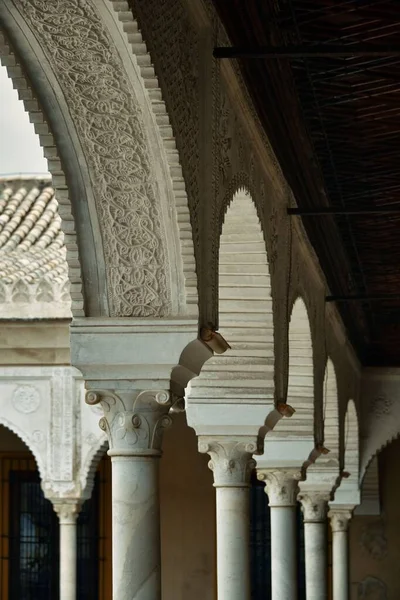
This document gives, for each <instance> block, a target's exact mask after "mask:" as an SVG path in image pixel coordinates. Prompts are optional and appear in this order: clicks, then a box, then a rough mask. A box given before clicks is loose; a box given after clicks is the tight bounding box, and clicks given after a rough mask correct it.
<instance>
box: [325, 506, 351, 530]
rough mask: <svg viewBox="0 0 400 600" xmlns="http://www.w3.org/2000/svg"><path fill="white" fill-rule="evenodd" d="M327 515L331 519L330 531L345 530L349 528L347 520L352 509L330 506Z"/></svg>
mask: <svg viewBox="0 0 400 600" xmlns="http://www.w3.org/2000/svg"><path fill="white" fill-rule="evenodd" d="M328 517H329V519H330V521H331V528H332V531H334V532H336V531H347V530H348V528H349V521H350V519H351V517H352V511H351V510H350V509H348V508H336V507H335V508H333V507H331V509H330V511H329V513H328Z"/></svg>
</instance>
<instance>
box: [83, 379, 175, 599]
mask: <svg viewBox="0 0 400 600" xmlns="http://www.w3.org/2000/svg"><path fill="white" fill-rule="evenodd" d="M86 401H87V402H88V403H89V404H96V403H98V402H101V405H102V407H103V410H104V417H103V418H102V419H101V420H100V427H101V428H102V429H103V430H104V431H106V433H107V435H108V440H109V446H110V449H109V451H108V454H109V455H110V456H111V461H112V513H113V514H112V528H113V532H112V538H113V550H112V552H113V600H161V547H160V503H159V484H158V465H159V459H160V456H161V443H162V435H163V432H164V430H165V428H166V427H168V426H169V425H170V424H171V417H170V416H169V415H168V414H167V413H168V411H169V408H170V399H169V393H168V392H166V391H142V392H138V391H136V392H131V393H129V392H124V391H118V394H117V393H115V392H114V393H110V392H108V393H106V392H88V393H87V395H86Z"/></svg>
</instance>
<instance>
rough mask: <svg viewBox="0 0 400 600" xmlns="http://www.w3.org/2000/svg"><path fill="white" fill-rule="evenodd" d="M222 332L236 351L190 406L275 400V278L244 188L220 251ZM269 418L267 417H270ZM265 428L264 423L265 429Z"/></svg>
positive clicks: (218, 362)
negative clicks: (202, 402) (207, 403)
mask: <svg viewBox="0 0 400 600" xmlns="http://www.w3.org/2000/svg"><path fill="white" fill-rule="evenodd" d="M218 268H219V332H220V333H221V335H222V336H223V337H224V339H225V340H226V341H227V342H228V344H229V346H230V348H229V349H228V350H226V352H225V353H224V354H220V355H219V354H215V355H214V356H213V357H212V358H211V359H209V360H208V361H207V362H206V364H205V365H204V366H203V369H202V372H201V374H200V377H198V378H196V379H194V380H193V381H192V382H191V384H190V391H189V398H190V402H193V401H201V400H202V399H205V398H208V399H209V400H210V401H212V400H213V399H214V400H219V401H221V400H222V401H223V402H226V403H227V404H236V405H237V404H238V403H241V402H247V403H253V402H257V403H260V404H262V403H265V404H266V403H269V404H271V403H273V402H274V328H273V312H272V310H273V309H272V296H271V280H270V274H269V266H268V256H267V251H266V244H265V240H264V235H263V232H262V229H261V224H260V221H259V218H258V215H257V210H256V207H255V204H254V202H253V200H252V198H251V196H250V194H249V193H248V191H247V190H245V189H240V190H238V191H237V192H236V193H235V195H234V197H233V199H232V202H231V203H230V205H229V206H228V208H227V211H226V215H225V220H224V223H223V227H222V233H221V237H220V249H219V263H218ZM266 417H267V415H265V418H266ZM263 425H264V423H263V422H260V423H259V426H260V428H262V427H263Z"/></svg>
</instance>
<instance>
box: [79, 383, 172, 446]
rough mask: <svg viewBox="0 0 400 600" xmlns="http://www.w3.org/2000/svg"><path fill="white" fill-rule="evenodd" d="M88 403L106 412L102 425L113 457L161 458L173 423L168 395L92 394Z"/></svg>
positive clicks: (158, 392) (147, 392)
mask: <svg viewBox="0 0 400 600" xmlns="http://www.w3.org/2000/svg"><path fill="white" fill-rule="evenodd" d="M86 402H87V404H90V405H94V404H99V403H100V404H101V406H102V408H103V411H104V417H102V418H101V419H100V422H99V425H100V428H101V429H102V430H103V431H105V432H106V434H107V437H108V443H109V445H110V450H109V452H108V453H109V455H110V456H135V455H159V454H161V444H162V437H163V433H164V431H165V429H167V427H169V426H170V425H171V423H172V419H171V417H170V416H169V415H168V412H169V410H170V408H171V398H170V394H169V392H167V391H166V390H145V391H134V392H126V391H118V393H116V392H110V391H90V392H87V394H86Z"/></svg>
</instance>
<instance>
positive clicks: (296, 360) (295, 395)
mask: <svg viewBox="0 0 400 600" xmlns="http://www.w3.org/2000/svg"><path fill="white" fill-rule="evenodd" d="M288 346H289V361H288V363H289V369H288V390H287V403H288V404H289V405H290V406H291V407H292V408H294V410H295V411H296V412H295V413H294V414H293V415H292V416H291V417H290V419H282V420H281V421H279V422H278V423H277V425H276V427H275V429H274V436H276V435H280V436H284V437H288V436H294V437H296V438H300V437H307V438H309V439H311V440H312V439H313V438H314V363H313V345H312V339H311V329H310V322H309V319H308V312H307V308H306V305H305V303H304V301H303V299H302V298H300V297H299V298H297V299H296V301H295V303H294V304H293V308H292V312H291V315H290V321H289V334H288Z"/></svg>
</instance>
